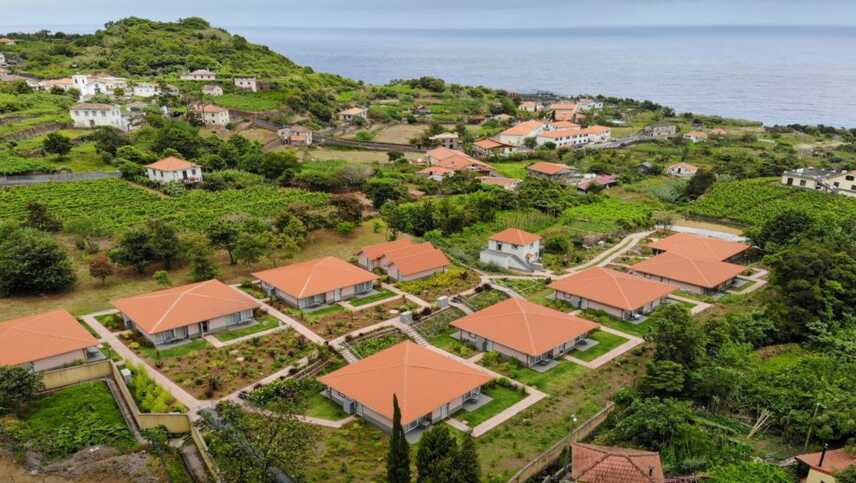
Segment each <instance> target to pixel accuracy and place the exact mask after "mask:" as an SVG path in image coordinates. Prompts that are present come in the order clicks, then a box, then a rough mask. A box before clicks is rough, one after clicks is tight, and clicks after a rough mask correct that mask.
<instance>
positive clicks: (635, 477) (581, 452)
mask: <svg viewBox="0 0 856 483" xmlns="http://www.w3.org/2000/svg"><path fill="white" fill-rule="evenodd" d="M571 455H572V456H571V461H572V465H571V479H572V481H576V482H578V483H663V482H664V481H666V480H665V477H664V476H663V464H662V462H661V461H660V454H659V453H656V452H653V451H643V450H638V449H629V448H618V447H614V446H595V445H593V444H583V443H572V444H571Z"/></svg>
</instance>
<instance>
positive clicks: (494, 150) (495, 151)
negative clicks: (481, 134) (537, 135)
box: [473, 138, 514, 158]
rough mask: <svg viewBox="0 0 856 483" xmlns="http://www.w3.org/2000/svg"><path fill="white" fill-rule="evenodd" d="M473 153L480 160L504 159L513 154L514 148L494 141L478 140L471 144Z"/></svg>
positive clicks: (489, 139) (487, 139) (488, 139)
mask: <svg viewBox="0 0 856 483" xmlns="http://www.w3.org/2000/svg"><path fill="white" fill-rule="evenodd" d="M473 151H474V152H475V154H476V156H478V157H480V158H491V157H496V158H504V157H506V156H508V155H510V154H512V153H513V152H514V146H511V145H510V144H505V143H503V142H500V141H497V140H496V139H491V138H486V139H479V140H478V141H476V142H474V143H473Z"/></svg>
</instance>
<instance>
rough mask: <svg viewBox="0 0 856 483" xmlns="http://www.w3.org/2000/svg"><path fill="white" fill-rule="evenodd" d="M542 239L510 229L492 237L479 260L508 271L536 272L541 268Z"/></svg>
mask: <svg viewBox="0 0 856 483" xmlns="http://www.w3.org/2000/svg"><path fill="white" fill-rule="evenodd" d="M541 239H542V238H541V237H540V236H539V235H535V234H533V233H529V232H526V231H523V230H518V229H517V228H508V229H506V230H503V231H501V232H499V233H497V234H495V235H493V236H492V237H490V239H489V240H488V242H487V248H486V249H485V250H482V251H481V253H480V254H479V260H480V261H481V262H482V263H485V264H490V265H496V266H498V267H501V268H504V269H506V270H520V271H523V272H534V271H535V270H539V269H540V268H541V264H540V263H539V260H540V259H541Z"/></svg>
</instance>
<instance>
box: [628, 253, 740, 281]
mask: <svg viewBox="0 0 856 483" xmlns="http://www.w3.org/2000/svg"><path fill="white" fill-rule="evenodd" d="M630 269H631V270H634V271H636V272H640V273H645V274H648V275H655V276H657V277H662V278H667V279H669V280H675V281H678V282H684V283H688V284H690V285H695V286H698V287H704V288H715V287H717V286H719V285H720V284H722V283H723V282H727V281H728V280H731V279H732V278H734V277H736V276H737V275H740V274H741V273H743V271H744V270H746V267H743V266H740V265H735V264H733V263H727V262H720V261H718V260H710V259H708V260H697V259H692V258H689V257H686V256H683V255H680V254H678V253H675V252H665V253H662V254H660V255H657V256H656V257H652V258H649V259H647V260H643V261H641V262H639V263H637V264H635V265H632V266H631V267H630Z"/></svg>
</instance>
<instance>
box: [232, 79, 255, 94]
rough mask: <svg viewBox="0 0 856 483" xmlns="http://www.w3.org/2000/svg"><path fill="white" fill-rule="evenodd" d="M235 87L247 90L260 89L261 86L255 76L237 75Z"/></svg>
mask: <svg viewBox="0 0 856 483" xmlns="http://www.w3.org/2000/svg"><path fill="white" fill-rule="evenodd" d="M235 87H237V88H238V89H243V90H245V91H251V92H258V91H259V86H258V83H257V82H256V78H255V77H235Z"/></svg>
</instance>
